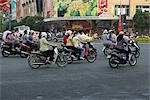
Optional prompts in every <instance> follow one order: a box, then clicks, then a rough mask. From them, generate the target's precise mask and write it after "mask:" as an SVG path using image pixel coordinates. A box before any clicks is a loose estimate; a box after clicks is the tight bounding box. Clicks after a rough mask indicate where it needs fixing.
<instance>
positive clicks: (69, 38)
mask: <svg viewBox="0 0 150 100" xmlns="http://www.w3.org/2000/svg"><path fill="white" fill-rule="evenodd" d="M72 33H73V32H72V31H71V30H69V31H68V38H67V43H66V46H67V48H69V49H73V42H72V38H73V34H72Z"/></svg>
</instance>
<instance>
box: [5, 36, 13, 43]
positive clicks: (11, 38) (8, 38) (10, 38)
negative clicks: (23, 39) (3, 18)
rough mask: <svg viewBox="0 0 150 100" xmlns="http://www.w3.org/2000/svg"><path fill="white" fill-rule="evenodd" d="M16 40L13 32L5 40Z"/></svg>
mask: <svg viewBox="0 0 150 100" xmlns="http://www.w3.org/2000/svg"><path fill="white" fill-rule="evenodd" d="M13 40H14V35H13V34H10V35H8V36H7V38H5V40H4V41H5V42H12V41H13Z"/></svg>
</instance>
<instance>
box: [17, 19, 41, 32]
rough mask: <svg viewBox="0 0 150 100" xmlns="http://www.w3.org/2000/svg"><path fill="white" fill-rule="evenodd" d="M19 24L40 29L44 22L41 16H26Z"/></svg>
mask: <svg viewBox="0 0 150 100" xmlns="http://www.w3.org/2000/svg"><path fill="white" fill-rule="evenodd" d="M19 25H27V26H29V27H30V28H31V29H33V30H41V29H42V27H43V25H44V22H43V17H41V16H27V17H25V18H24V19H23V20H22V21H21V22H20V23H19Z"/></svg>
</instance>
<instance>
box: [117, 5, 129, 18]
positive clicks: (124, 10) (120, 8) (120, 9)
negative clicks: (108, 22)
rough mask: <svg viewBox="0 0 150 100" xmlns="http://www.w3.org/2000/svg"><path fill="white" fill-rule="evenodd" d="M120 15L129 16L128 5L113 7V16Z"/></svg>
mask: <svg viewBox="0 0 150 100" xmlns="http://www.w3.org/2000/svg"><path fill="white" fill-rule="evenodd" d="M120 13H121V14H122V15H127V16H129V15H130V9H129V5H121V6H120V5H115V15H117V16H118V15H120Z"/></svg>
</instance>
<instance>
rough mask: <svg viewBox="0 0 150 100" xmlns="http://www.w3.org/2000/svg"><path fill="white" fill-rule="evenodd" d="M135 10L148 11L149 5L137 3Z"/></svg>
mask: <svg viewBox="0 0 150 100" xmlns="http://www.w3.org/2000/svg"><path fill="white" fill-rule="evenodd" d="M136 10H142V11H143V12H150V6H143V5H137V6H136Z"/></svg>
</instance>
